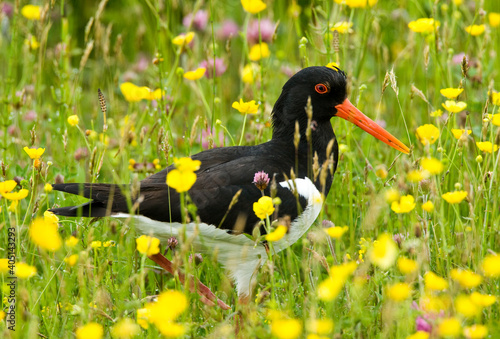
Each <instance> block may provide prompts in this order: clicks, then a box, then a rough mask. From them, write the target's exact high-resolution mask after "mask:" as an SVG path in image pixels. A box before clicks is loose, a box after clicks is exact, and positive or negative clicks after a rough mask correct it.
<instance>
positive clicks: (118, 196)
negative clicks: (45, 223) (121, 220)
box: [50, 183, 129, 217]
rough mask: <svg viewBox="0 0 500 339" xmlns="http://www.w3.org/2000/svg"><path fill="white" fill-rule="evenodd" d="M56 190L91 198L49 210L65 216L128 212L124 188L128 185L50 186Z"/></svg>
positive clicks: (91, 215)
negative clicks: (85, 201)
mask: <svg viewBox="0 0 500 339" xmlns="http://www.w3.org/2000/svg"><path fill="white" fill-rule="evenodd" d="M52 187H53V189H55V190H56V191H61V192H66V193H71V194H75V195H81V196H83V197H85V198H88V199H92V201H89V202H87V203H85V204H82V205H78V206H69V207H61V208H53V209H51V210H50V211H51V212H52V213H54V214H56V215H61V216H65V217H78V216H82V217H105V216H109V215H111V214H112V213H117V212H125V213H126V212H128V210H129V208H128V206H129V204H128V201H127V198H126V195H125V194H124V193H123V192H124V190H126V189H128V188H129V185H114V184H90V183H86V184H83V183H82V184H56V185H53V186H52Z"/></svg>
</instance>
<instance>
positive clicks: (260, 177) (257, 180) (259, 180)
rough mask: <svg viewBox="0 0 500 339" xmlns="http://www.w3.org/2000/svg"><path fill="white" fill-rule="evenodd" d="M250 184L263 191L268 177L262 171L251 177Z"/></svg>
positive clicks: (267, 182)
mask: <svg viewBox="0 0 500 339" xmlns="http://www.w3.org/2000/svg"><path fill="white" fill-rule="evenodd" d="M252 183H253V184H255V186H257V188H258V189H260V190H261V191H263V190H265V189H266V187H267V185H268V184H269V175H268V174H267V173H266V172H264V171H260V172H257V173H255V176H254V177H253V182H252Z"/></svg>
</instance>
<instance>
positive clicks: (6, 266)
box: [0, 258, 9, 273]
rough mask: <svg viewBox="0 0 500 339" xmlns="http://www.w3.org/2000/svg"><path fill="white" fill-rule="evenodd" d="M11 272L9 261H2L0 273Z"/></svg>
mask: <svg viewBox="0 0 500 339" xmlns="http://www.w3.org/2000/svg"><path fill="white" fill-rule="evenodd" d="M8 271H9V259H7V258H2V259H0V273H7V272H8Z"/></svg>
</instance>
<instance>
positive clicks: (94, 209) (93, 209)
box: [52, 144, 307, 234]
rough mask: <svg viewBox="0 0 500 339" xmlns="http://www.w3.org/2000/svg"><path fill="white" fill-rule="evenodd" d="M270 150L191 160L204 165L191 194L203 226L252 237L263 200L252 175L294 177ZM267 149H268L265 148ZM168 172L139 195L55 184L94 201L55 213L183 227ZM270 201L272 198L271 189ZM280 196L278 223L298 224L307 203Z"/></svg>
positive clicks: (289, 162) (233, 150)
mask: <svg viewBox="0 0 500 339" xmlns="http://www.w3.org/2000/svg"><path fill="white" fill-rule="evenodd" d="M265 145H266V144H263V145H260V146H257V147H225V148H220V149H213V150H208V151H204V152H201V153H198V154H196V155H194V156H192V158H193V159H195V160H200V161H201V166H200V169H199V170H198V171H197V172H196V174H197V180H196V182H195V184H194V185H193V187H192V188H191V189H190V190H189V192H188V193H189V196H190V198H191V201H192V203H194V204H195V205H196V207H197V214H198V216H199V217H200V219H201V221H202V222H204V223H207V224H212V225H215V226H218V227H220V228H223V229H228V230H236V231H237V232H241V231H243V232H245V233H249V234H251V233H252V230H253V228H254V226H255V224H256V223H258V221H259V218H258V217H257V216H256V215H255V213H254V212H253V203H254V202H256V201H257V200H258V199H259V198H260V197H261V196H262V193H261V191H260V190H259V189H258V188H257V187H256V186H255V185H254V184H253V183H252V181H253V177H254V174H255V173H256V172H258V171H264V172H266V173H268V174H269V176H270V177H271V178H272V177H273V176H276V180H277V181H278V182H279V181H282V180H284V175H288V174H289V173H290V169H291V168H292V166H293V159H288V158H283V157H280V156H279V155H276V152H273V151H272V150H271V149H267V148H266V147H265ZM263 146H264V147H263ZM173 168H174V167H173V166H169V167H168V168H166V169H164V170H162V171H160V172H158V173H156V174H154V175H152V176H150V177H148V178H146V179H144V180H142V181H141V182H140V188H139V190H138V191H137V192H134V190H133V189H131V186H130V185H122V186H120V185H113V184H57V185H54V186H53V187H54V189H55V190H58V191H63V192H68V193H72V194H79V195H82V196H84V197H86V198H89V199H92V201H91V202H89V203H86V204H84V205H80V206H72V207H63V208H58V209H53V210H52V211H53V212H54V213H55V214H58V215H63V216H78V215H82V216H90V217H100V216H107V215H110V214H112V213H119V212H123V213H128V212H129V211H130V209H131V208H135V213H137V214H141V215H144V216H146V217H149V218H151V219H154V220H158V221H165V222H181V221H182V218H181V210H180V196H179V194H178V193H177V192H176V191H175V190H174V189H171V188H169V187H168V186H167V185H166V176H167V174H168V171H170V170H172V169H173ZM239 191H241V192H240V193H239V197H238V201H237V203H235V204H234V205H233V206H232V207H231V209H228V208H229V206H230V204H231V201H233V198H234V197H235V195H236V194H237V193H238V192H239ZM265 194H266V195H270V190H269V187H268V188H267V189H266V192H265ZM277 196H278V197H280V199H281V201H282V204H281V205H280V206H279V208H278V213H277V216H278V217H284V216H289V217H290V219H291V220H293V219H295V218H296V217H297V216H298V215H299V214H300V212H301V210H302V209H304V208H305V206H306V204H307V201H306V199H305V198H303V197H296V196H295V195H294V194H293V192H291V191H290V190H289V189H288V188H284V187H281V186H280V185H279V184H278V185H277ZM80 213H81V214H80Z"/></svg>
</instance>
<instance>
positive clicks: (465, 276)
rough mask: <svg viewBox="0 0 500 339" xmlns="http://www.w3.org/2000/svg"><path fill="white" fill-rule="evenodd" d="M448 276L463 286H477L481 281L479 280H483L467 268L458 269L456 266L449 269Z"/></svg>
mask: <svg viewBox="0 0 500 339" xmlns="http://www.w3.org/2000/svg"><path fill="white" fill-rule="evenodd" d="M450 276H451V278H452V279H453V280H456V281H457V282H458V283H459V284H460V285H461V286H462V287H464V288H474V287H477V286H478V285H479V284H480V283H481V281H483V277H481V276H480V275H479V274H476V273H474V272H472V271H469V270H459V269H456V268H454V269H452V270H451V272H450Z"/></svg>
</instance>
